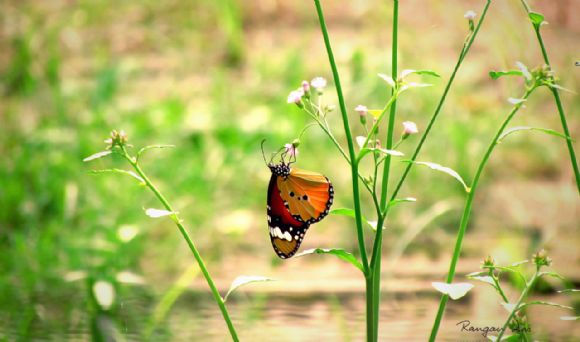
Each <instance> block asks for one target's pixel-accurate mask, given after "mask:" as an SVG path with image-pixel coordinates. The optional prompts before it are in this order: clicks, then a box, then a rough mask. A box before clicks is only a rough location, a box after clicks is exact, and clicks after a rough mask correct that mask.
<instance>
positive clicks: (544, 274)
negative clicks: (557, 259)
mask: <svg viewBox="0 0 580 342" xmlns="http://www.w3.org/2000/svg"><path fill="white" fill-rule="evenodd" d="M539 276H540V277H542V276H548V277H552V278H556V279H559V280H566V278H564V277H563V276H561V275H560V274H558V273H556V272H540V274H539Z"/></svg>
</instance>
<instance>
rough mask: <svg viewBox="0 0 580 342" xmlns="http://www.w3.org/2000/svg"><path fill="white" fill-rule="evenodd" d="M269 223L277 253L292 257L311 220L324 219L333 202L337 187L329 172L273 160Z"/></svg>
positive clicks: (269, 188)
mask: <svg viewBox="0 0 580 342" xmlns="http://www.w3.org/2000/svg"><path fill="white" fill-rule="evenodd" d="M268 167H269V168H270V171H271V172H272V176H271V177H270V183H269V185H268V204H267V214H268V227H269V231H270V240H271V241H272V247H273V248H274V251H275V252H276V254H277V255H278V256H279V257H280V258H282V259H286V258H290V257H292V256H293V255H294V254H296V252H297V251H298V248H299V247H300V244H301V243H302V240H303V239H304V235H305V234H306V231H307V230H308V228H309V227H310V225H311V224H313V223H315V222H318V221H320V220H321V219H322V218H324V217H325V216H326V215H328V210H329V209H330V206H331V205H332V202H333V198H334V188H333V187H332V184H331V183H330V181H329V180H328V178H326V177H325V176H323V175H321V174H319V173H315V172H310V171H304V170H299V169H296V168H290V165H289V164H288V163H284V162H282V163H280V164H269V165H268Z"/></svg>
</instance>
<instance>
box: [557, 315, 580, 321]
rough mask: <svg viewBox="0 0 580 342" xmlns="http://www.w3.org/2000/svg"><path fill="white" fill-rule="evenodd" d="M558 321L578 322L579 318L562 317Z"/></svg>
mask: <svg viewBox="0 0 580 342" xmlns="http://www.w3.org/2000/svg"><path fill="white" fill-rule="evenodd" d="M560 319H561V320H563V321H578V320H580V316H562V317H560Z"/></svg>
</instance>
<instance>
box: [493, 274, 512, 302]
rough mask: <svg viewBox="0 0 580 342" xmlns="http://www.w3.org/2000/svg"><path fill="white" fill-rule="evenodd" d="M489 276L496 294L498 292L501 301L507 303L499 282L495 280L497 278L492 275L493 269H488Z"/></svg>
mask: <svg viewBox="0 0 580 342" xmlns="http://www.w3.org/2000/svg"><path fill="white" fill-rule="evenodd" d="M489 276H490V277H491V279H492V280H493V283H494V284H495V288H496V289H497V292H499V294H500V296H501V298H502V299H503V301H504V302H505V303H509V300H508V298H507V296H506V295H505V293H504V292H503V290H502V289H501V285H500V284H499V280H498V279H497V277H496V276H495V274H493V268H490V269H489Z"/></svg>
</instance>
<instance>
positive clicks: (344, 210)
mask: <svg viewBox="0 0 580 342" xmlns="http://www.w3.org/2000/svg"><path fill="white" fill-rule="evenodd" d="M329 214H332V215H341V216H348V217H352V218H356V214H355V212H354V210H352V209H349V208H336V209H332V210H331V211H330V212H329ZM361 219H362V220H363V221H364V222H366V223H367V224H368V225H369V226H370V227H371V228H373V229H374V230H376V229H377V228H376V223H375V225H374V226H373V224H372V223H371V222H372V221H368V220H367V219H366V218H365V217H364V216H362V217H361Z"/></svg>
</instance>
